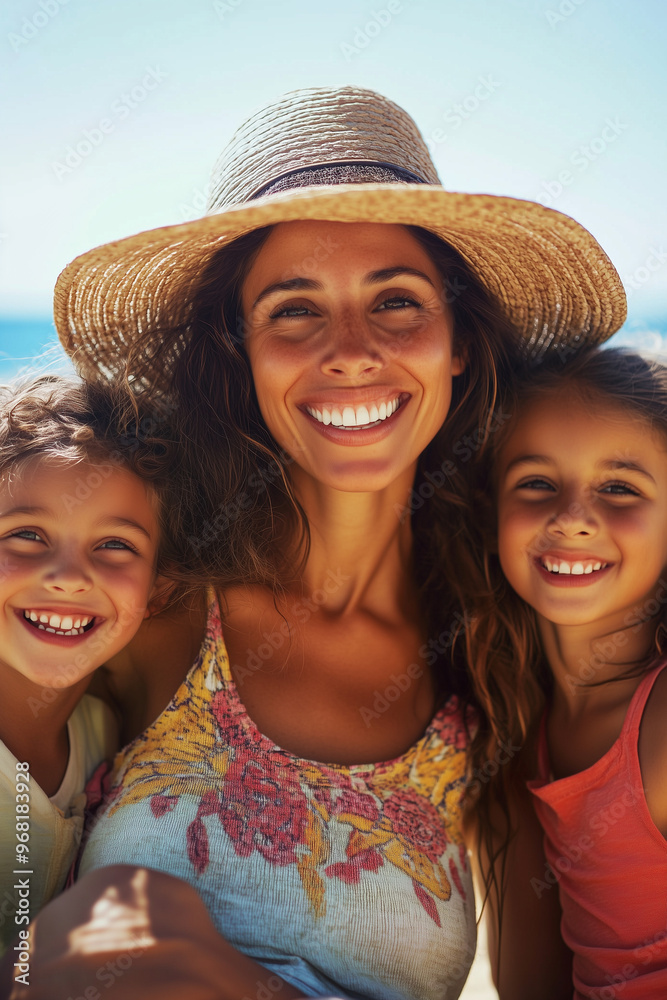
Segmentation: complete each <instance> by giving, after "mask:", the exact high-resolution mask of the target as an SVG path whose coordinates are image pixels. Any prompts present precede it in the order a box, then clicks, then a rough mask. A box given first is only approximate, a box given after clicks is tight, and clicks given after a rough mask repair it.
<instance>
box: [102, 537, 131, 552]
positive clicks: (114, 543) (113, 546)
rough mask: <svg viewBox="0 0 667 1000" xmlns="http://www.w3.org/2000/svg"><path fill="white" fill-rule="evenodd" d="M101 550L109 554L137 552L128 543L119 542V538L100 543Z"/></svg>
mask: <svg viewBox="0 0 667 1000" xmlns="http://www.w3.org/2000/svg"><path fill="white" fill-rule="evenodd" d="M100 548H101V549H106V550H107V551H111V552H136V551H137V550H136V549H135V548H134V547H133V546H132V545H130V544H129V543H128V542H123V541H121V539H120V538H110V539H109V540H108V541H107V542H102V544H101V545H100Z"/></svg>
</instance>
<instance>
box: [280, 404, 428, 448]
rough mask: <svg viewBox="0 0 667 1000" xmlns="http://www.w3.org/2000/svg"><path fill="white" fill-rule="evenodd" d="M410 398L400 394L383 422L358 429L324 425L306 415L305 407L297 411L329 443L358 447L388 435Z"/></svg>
mask: <svg viewBox="0 0 667 1000" xmlns="http://www.w3.org/2000/svg"><path fill="white" fill-rule="evenodd" d="M411 398H412V397H411V396H410V394H409V393H401V394H400V395H399V396H398V400H399V402H398V406H397V408H396V409H395V410H394V411H393V413H391V415H390V416H386V417H385V418H384V419H383V420H382V419H378V420H376V421H373V422H371V423H370V424H368V425H366V426H364V425H362V426H360V427H359V426H352V427H345V426H341V427H336V426H334V424H332V423H329V424H325V423H322V422H321V421H320V420H318V419H317V417H314V416H313V415H312V414H310V413H308V411H307V410H306V409H305V407H304V408H302V407H299V409H300V410H301V412H302V413H303V415H304V417H305V418H306V419H307V420H308V421H309V423H310V424H311V425H312V426H314V427H315V428H316V429H317V430H318V431H319V433H320V434H321V435H322V437H325V438H327V439H328V440H329V441H333V442H334V443H336V444H344V445H348V446H352V447H355V446H356V447H360V446H362V445H368V444H375V442H376V441H381V440H382V439H383V438H385V437H386V436H387V435H388V434H390V433H391V431H392V429H393V428H394V426H395V425H396V422H397V420H399V419H400V417H401V414H402V413H403V411H404V410H405V409H406V407H407V405H408V403H409V402H410V399H411ZM341 409H342V407H341ZM369 409H370V408H369ZM356 412H358V407H356Z"/></svg>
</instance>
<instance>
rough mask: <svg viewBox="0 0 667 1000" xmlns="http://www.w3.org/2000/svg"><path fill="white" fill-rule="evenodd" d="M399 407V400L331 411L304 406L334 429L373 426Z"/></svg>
mask: <svg viewBox="0 0 667 1000" xmlns="http://www.w3.org/2000/svg"><path fill="white" fill-rule="evenodd" d="M398 407H399V398H398V396H397V397H396V399H392V400H390V401H389V402H388V403H386V402H384V403H380V404H379V405H377V404H376V403H371V404H370V406H365V405H363V404H361V405H360V406H357V407H354V406H343V407H342V408H340V409H337V408H336V407H333V408H332V409H331V410H329V409H327V408H326V407H324V406H323V407H322V409H321V410H319V409H317V408H316V407H313V406H306V407H305V409H306V412H307V413H309V414H310V415H311V417H314V418H315V420H317V421H319V423H321V424H325V425H328V424H333V426H334V427H367V426H368V425H369V424H375V423H377V422H378V421H379V420H386V419H387V417H390V416H391V415H392V413H395V412H396V410H397V409H398Z"/></svg>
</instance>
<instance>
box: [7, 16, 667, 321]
mask: <svg viewBox="0 0 667 1000" xmlns="http://www.w3.org/2000/svg"><path fill="white" fill-rule="evenodd" d="M380 22H382V23H380ZM368 25H370V27H369V28H367V26H368ZM666 29H667V4H665V3H664V2H661V0H642V2H637V0H391V4H389V2H388V0H376V2H373V0H336V3H328V2H327V3H324V2H320V3H315V2H314V0H279V2H276V0H227V2H225V0H113V2H111V0H67V2H66V3H63V2H62V0H9V2H5V3H4V4H3V5H2V10H1V13H0V48H1V49H2V50H3V56H2V60H1V65H2V93H3V94H4V95H5V100H4V102H3V103H4V108H3V109H2V135H3V145H4V151H5V155H4V161H3V163H2V166H1V168H0V172H1V179H2V184H1V191H2V195H1V214H0V231H1V233H2V239H1V240H0V263H1V273H2V277H1V279H0V315H3V314H4V315H11V314H14V315H17V314H24V315H32V316H48V315H49V314H50V307H51V293H52V288H53V284H54V281H55V279H56V277H57V275H58V272H59V271H60V270H61V269H62V268H63V267H64V266H65V264H66V263H67V262H68V261H69V260H70V259H71V258H73V257H74V256H76V255H77V254H78V253H81V252H83V251H85V250H87V249H89V248H90V247H92V246H94V245H97V244H100V243H104V242H106V241H108V240H112V239H115V238H118V237H122V236H125V235H128V234H130V233H132V232H136V231H139V230H141V229H148V228H151V227H153V226H158V225H164V224H166V223H169V222H177V221H179V220H181V219H184V218H186V217H195V216H196V215H198V214H201V203H202V200H203V196H204V192H205V190H206V185H207V179H208V173H209V169H210V167H211V165H212V163H213V161H214V160H215V158H216V157H217V154H218V153H219V151H220V149H221V148H222V146H223V145H224V143H225V141H226V140H227V139H228V137H229V136H230V134H231V132H232V131H233V130H234V128H235V126H236V125H237V124H239V123H240V122H241V121H242V120H243V119H244V117H246V116H247V115H248V114H249V113H250V112H251V111H252V110H254V109H255V108H256V107H257V106H258V105H261V104H262V103H264V102H266V101H268V100H272V99H273V98H275V97H276V96H278V95H279V94H281V93H283V92H284V91H286V90H291V89H294V88H297V87H302V86H318V85H328V84H344V83H355V84H359V85H362V86H368V87H372V88H374V89H376V90H379V91H381V92H383V93H385V94H387V95H388V96H389V97H391V98H392V99H394V100H395V101H397V102H398V103H399V104H401V105H403V106H404V107H405V108H407V109H408V110H409V111H410V113H411V114H412V115H413V116H414V117H415V119H416V120H417V122H418V124H419V126H420V128H421V130H422V132H423V133H424V135H425V137H426V138H427V140H428V141H429V142H430V144H431V147H432V151H433V155H434V159H435V162H436V165H437V167H438V170H439V172H440V175H441V178H442V182H443V184H444V185H445V187H448V188H450V189H452V190H461V191H477V192H480V191H485V192H491V193H497V194H509V195H514V196H517V197H522V198H529V199H533V200H544V201H545V202H546V203H549V204H553V205H554V207H557V208H558V209H559V210H561V211H563V212H566V213H568V214H570V215H572V216H574V217H575V218H576V219H578V220H579V221H580V222H582V223H583V224H584V225H585V226H586V227H587V228H588V229H590V230H591V231H592V232H593V233H594V235H595V236H596V237H597V238H598V239H599V240H600V242H601V243H602V245H603V247H604V248H605V249H606V250H607V252H608V253H609V255H610V256H611V258H612V260H613V261H614V262H615V264H616V266H617V267H618V269H619V271H620V273H621V275H622V277H624V278H625V279H628V278H630V279H631V282H630V284H631V285H632V284H633V285H634V287H633V288H631V292H632V294H631V296H630V315H631V317H636V316H642V315H655V314H657V313H659V314H661V315H664V314H667V198H665V193H664V183H665V168H666V166H667V142H666V136H667V127H666V126H667V116H666V114H665V103H666V102H665V93H666V87H665V79H666V70H665V54H664V44H665V43H664V40H665V34H666ZM476 94H477V96H475V95H476ZM133 95H134V96H133ZM457 106H458V108H457ZM103 120H106V123H107V124H106V126H105V128H106V131H102V129H101V128H100V123H101V122H102V121H103ZM96 130H97V131H96ZM86 132H87V133H88V136H89V138H90V136H91V135H92V136H93V137H94V138H96V139H98V142H97V144H96V145H94V146H92V147H91V151H90V153H89V155H86V156H83V157H82V158H81V160H80V162H78V163H76V161H75V160H73V159H72V157H71V155H70V159H69V163H70V164H73V166H71V168H70V167H68V166H67V162H66V159H65V158H66V154H67V150H68V147H72V146H73V147H76V146H77V144H79V143H81V142H82V140H84V139H85V137H86ZM85 148H86V146H85V145H84V146H83V149H85ZM63 164H64V167H65V168H66V169H64V168H63V167H62V165H63ZM59 165H61V166H60V167H59ZM559 175H560V178H561V179H560V180H559ZM564 179H565V183H563V180H564Z"/></svg>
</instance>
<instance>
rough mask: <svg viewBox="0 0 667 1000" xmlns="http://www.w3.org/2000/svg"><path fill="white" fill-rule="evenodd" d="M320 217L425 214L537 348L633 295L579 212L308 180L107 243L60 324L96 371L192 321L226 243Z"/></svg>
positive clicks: (615, 324) (597, 329) (68, 283)
mask: <svg viewBox="0 0 667 1000" xmlns="http://www.w3.org/2000/svg"><path fill="white" fill-rule="evenodd" d="M306 219H313V220H319V221H328V222H373V223H380V224H399V225H411V226H421V227H423V228H424V229H428V230H430V231H431V232H433V233H435V234H436V235H437V236H439V237H441V239H443V240H445V241H446V242H447V243H449V244H451V245H452V246H453V247H454V248H455V249H456V250H458V251H459V252H460V253H461V254H462V255H463V257H464V258H465V259H466V260H467V262H468V263H469V265H470V266H471V267H472V269H473V270H474V272H475V273H476V274H477V275H478V276H479V278H480V279H481V280H482V282H483V283H484V285H485V286H486V287H487V288H488V289H489V291H490V292H491V293H492V294H493V295H494V296H495V297H496V299H497V300H498V302H499V303H500V304H501V306H502V308H503V309H504V310H505V312H506V314H507V315H508V316H509V318H510V319H511V320H512V322H513V324H514V326H515V328H516V329H517V331H518V333H519V334H520V336H521V337H522V338H523V340H524V344H525V353H526V355H527V356H528V357H531V358H539V357H540V356H542V355H543V354H544V353H545V352H546V351H550V350H553V349H555V348H558V347H562V346H563V345H566V344H569V345H576V346H577V347H578V346H580V345H583V344H597V343H601V342H603V341H604V340H606V339H607V338H608V337H610V336H611V335H612V334H613V333H614V332H615V331H616V330H618V328H619V327H620V326H621V325H622V323H623V321H624V319H625V316H626V299H625V292H624V290H623V285H622V283H621V280H620V278H619V276H618V274H617V272H616V269H615V268H614V266H613V264H612V263H611V261H610V260H609V258H608V257H607V255H606V254H605V253H604V251H603V250H602V248H601V247H600V245H599V244H598V243H597V241H596V240H595V239H594V237H593V236H592V235H591V234H590V233H589V232H588V230H586V229H585V228H584V227H583V226H581V225H580V224H579V223H577V222H575V220H574V219H571V218H570V217H569V216H567V215H563V214H562V213H561V212H557V211H555V210H554V209H549V208H546V207H545V206H543V205H540V204H537V203H535V202H530V201H522V200H520V199H516V198H506V197H502V196H497V195H485V194H461V193H456V192H451V191H445V190H444V189H443V188H441V187H437V186H435V185H426V184H424V185H417V184H414V185H413V184H391V183H390V184H347V185H339V186H336V187H331V186H329V187H306V188H297V189H294V190H290V191H285V192H282V193H280V194H274V195H269V196H266V197H263V198H258V199H256V200H255V201H252V202H248V203H245V204H243V205H239V206H233V207H231V208H228V209H226V210H224V211H221V212H219V213H217V214H212V215H208V216H205V217H204V218H202V219H198V220H196V221H194V222H185V223H181V224H179V225H173V226H165V227H163V228H160V229H152V230H149V231H147V232H142V233H137V234H136V235H134V236H130V237H128V238H127V239H123V240H118V241H115V242H113V243H107V244H105V245H104V246H101V247H98V248H96V249H94V250H90V251H88V252H87V253H85V254H82V255H81V256H79V257H77V258H76V259H75V260H73V261H72V263H71V264H69V265H68V266H67V267H66V268H65V270H64V271H63V272H62V274H61V275H60V276H59V278H58V281H57V283H56V288H55V293H54V313H55V324H56V329H57V331H58V335H59V337H60V340H61V342H62V344H63V346H64V348H65V350H66V351H67V352H68V354H70V355H71V356H72V357H73V359H74V361H75V363H76V364H77V366H78V367H79V369H80V370H81V372H82V374H83V375H84V376H86V375H93V374H95V373H96V372H99V371H103V372H105V373H108V374H109V373H112V372H115V371H118V370H119V369H121V368H122V366H123V364H124V361H125V358H126V356H127V353H128V349H129V346H130V344H131V343H132V342H133V341H135V339H136V338H142V340H144V341H145V342H146V345H147V346H149V342H150V340H151V339H153V338H156V337H159V338H160V339H162V338H164V336H165V334H166V333H167V332H168V331H169V330H170V329H176V328H181V329H182V327H183V325H184V324H185V325H187V322H188V316H189V314H190V312H191V309H192V303H193V297H194V295H195V291H196V287H197V283H198V281H199V278H200V276H201V273H202V271H203V270H204V268H205V267H206V265H207V263H208V261H209V259H210V258H211V256H212V255H213V254H214V253H215V252H216V250H218V249H219V248H220V247H221V246H222V245H223V244H225V243H228V242H229V241H231V240H233V239H236V238H237V237H239V236H242V235H244V234H245V233H247V232H250V231H251V230H254V229H258V228H260V227H262V226H269V225H275V224H277V223H280V222H291V221H296V220H306Z"/></svg>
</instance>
